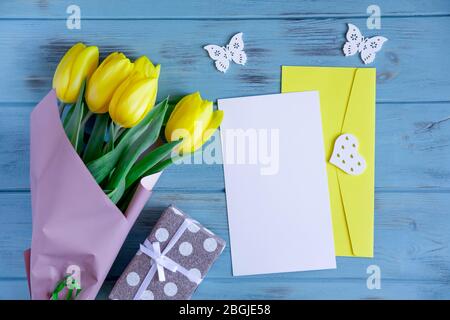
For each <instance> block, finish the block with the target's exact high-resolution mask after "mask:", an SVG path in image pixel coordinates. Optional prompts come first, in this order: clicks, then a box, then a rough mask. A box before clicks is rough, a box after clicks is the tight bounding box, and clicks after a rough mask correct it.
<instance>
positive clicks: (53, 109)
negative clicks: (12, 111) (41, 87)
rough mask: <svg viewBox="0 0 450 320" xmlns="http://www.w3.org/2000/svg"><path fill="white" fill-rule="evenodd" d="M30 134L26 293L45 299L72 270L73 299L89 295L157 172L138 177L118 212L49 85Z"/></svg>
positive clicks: (96, 287)
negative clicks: (67, 128) (71, 135)
mask: <svg viewBox="0 0 450 320" xmlns="http://www.w3.org/2000/svg"><path fill="white" fill-rule="evenodd" d="M30 136H31V137H30V138H31V142H30V158H31V159H30V179H31V197H32V220H33V227H32V232H33V233H32V239H31V250H27V251H26V252H25V267H26V270H27V275H28V280H29V286H30V293H31V298H32V299H44V300H45V299H49V298H50V297H51V294H52V291H54V289H55V285H56V284H57V283H58V282H59V281H60V280H61V279H62V278H63V277H64V275H66V274H74V273H76V274H74V277H76V278H77V279H79V282H80V285H81V289H82V291H81V292H80V294H79V296H78V297H77V299H81V300H84V299H89V300H90V299H95V297H96V295H97V293H98V291H99V290H100V288H101V286H102V284H103V282H104V280H105V277H106V275H107V274H108V271H109V270H110V268H111V266H112V263H113V262H114V260H115V258H116V256H117V254H118V252H119V250H120V248H121V247H122V244H123V242H124V241H125V239H126V237H127V235H128V233H129V231H130V229H131V227H132V226H133V224H134V222H135V221H136V219H137V217H138V215H139V213H140V212H141V210H142V208H143V207H144V205H145V203H146V202H147V200H148V199H149V197H150V195H151V193H152V188H153V186H154V185H155V183H156V182H157V180H158V178H159V175H160V174H159V173H158V174H154V175H151V176H147V177H145V178H143V179H142V180H141V181H140V184H139V185H138V187H137V189H136V192H135V194H134V197H133V198H132V200H131V202H130V203H129V205H128V208H127V210H126V211H125V212H121V211H120V210H119V208H118V207H117V206H116V205H115V204H114V203H113V202H111V200H110V199H109V198H108V196H107V195H106V194H105V193H104V191H103V190H102V189H101V187H100V186H99V185H98V184H97V182H96V181H95V180H94V178H93V177H92V175H91V173H90V172H89V170H88V169H87V167H86V166H85V164H84V163H83V161H82V159H81V158H80V157H79V156H78V154H77V152H76V151H75V150H74V148H73V147H72V145H71V143H70V141H69V140H68V138H67V136H66V133H65V132H64V129H63V127H62V124H61V119H60V116H59V111H58V106H57V100H56V95H55V92H54V91H53V90H52V91H51V92H50V93H49V94H48V95H47V96H46V97H45V98H44V99H43V100H42V101H41V102H40V103H39V104H38V105H37V106H36V108H35V109H34V110H33V112H32V114H31V132H30Z"/></svg>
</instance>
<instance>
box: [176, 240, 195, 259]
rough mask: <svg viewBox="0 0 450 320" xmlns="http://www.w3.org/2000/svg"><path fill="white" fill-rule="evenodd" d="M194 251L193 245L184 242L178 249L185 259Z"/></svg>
mask: <svg viewBox="0 0 450 320" xmlns="http://www.w3.org/2000/svg"><path fill="white" fill-rule="evenodd" d="M192 250H193V248H192V244H190V243H189V242H187V241H185V242H182V243H181V244H180V246H179V248H178V251H179V252H180V254H181V255H182V256H185V257H187V256H189V255H190V254H191V253H192Z"/></svg>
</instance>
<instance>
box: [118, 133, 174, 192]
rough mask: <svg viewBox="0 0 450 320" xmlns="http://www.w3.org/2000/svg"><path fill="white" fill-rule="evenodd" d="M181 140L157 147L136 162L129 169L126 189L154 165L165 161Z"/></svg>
mask: <svg viewBox="0 0 450 320" xmlns="http://www.w3.org/2000/svg"><path fill="white" fill-rule="evenodd" d="M181 141H182V140H178V141H174V142H169V143H165V144H163V145H162V146H159V147H158V148H156V149H155V150H152V151H151V152H149V153H148V154H146V155H145V156H144V157H142V159H140V160H139V161H137V162H136V163H135V165H134V166H133V167H132V168H131V169H130V172H129V173H128V175H127V178H126V186H125V188H126V189H128V188H129V187H130V186H132V185H133V184H134V183H135V182H136V181H137V180H139V179H140V178H142V177H144V176H145V175H144V174H145V172H147V171H148V170H150V169H151V168H152V167H153V166H154V165H156V164H157V163H158V162H160V161H161V160H163V159H165V158H166V157H167V156H168V155H170V154H171V153H172V150H173V149H174V148H175V147H176V146H177V145H179V144H180V143H181Z"/></svg>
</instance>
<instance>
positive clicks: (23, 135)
mask: <svg viewBox="0 0 450 320" xmlns="http://www.w3.org/2000/svg"><path fill="white" fill-rule="evenodd" d="M32 107H33V105H31V104H26V105H23V106H14V104H4V105H3V106H1V107H0V154H2V156H1V157H0V190H1V189H9V190H27V189H28V188H29V115H30V112H31V110H32ZM449 115H450V103H406V104H405V103H399V104H378V106H377V120H376V121H377V122H376V131H377V132H376V167H375V169H376V170H375V173H376V177H375V178H376V179H375V180H376V181H375V186H376V187H377V190H379V191H383V190H385V189H388V190H391V189H393V188H401V189H405V188H422V189H427V190H429V189H437V188H450V144H449V140H450V119H448V120H446V119H447V118H448V116H449ZM217 137H218V136H217ZM211 143H214V144H215V145H216V146H217V149H218V150H220V139H214V140H213V141H212V142H211ZM156 188H157V190H172V191H175V190H191V191H194V190H198V191H223V190H224V185H223V168H222V166H221V165H219V164H217V165H200V164H191V165H180V166H178V165H177V166H172V167H170V168H169V169H168V170H167V171H166V172H165V174H164V175H163V176H162V178H161V180H160V181H159V182H158V184H157V187H156Z"/></svg>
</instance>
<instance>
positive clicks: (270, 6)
mask: <svg viewBox="0 0 450 320" xmlns="http://www.w3.org/2000/svg"><path fill="white" fill-rule="evenodd" d="M73 3H74V2H73V1H49V0H27V1H15V0H3V1H2V2H0V17H2V18H10V19H17V18H21V19H24V18H28V19H39V18H40V19H65V18H66V17H67V14H66V8H67V7H68V6H69V5H70V4H73ZM128 3H129V5H127V6H124V5H123V1H122V0H100V1H92V0H77V1H76V3H74V4H76V5H78V6H79V7H80V8H81V10H82V11H81V12H82V17H83V19H115V20H117V19H128V18H131V19H213V18H215V19H224V18H231V19H249V18H253V19H256V18H279V17H283V18H292V17H302V18H311V19H317V18H320V17H330V16H334V17H336V16H342V17H349V16H352V17H355V16H356V17H366V8H367V7H368V6H369V5H371V4H373V1H370V0H363V1H353V0H340V1H339V4H337V3H336V1H333V0H322V1H314V0H304V1H277V0H269V1H267V0H265V1H260V0H246V1H240V0H227V1H215V2H211V1H208V0H190V1H189V5H186V2H185V1H183V0H175V1H173V0H169V1H154V0H150V1H149V0H133V1H128ZM377 4H378V5H379V6H381V8H382V15H383V16H385V17H392V16H394V17H398V16H405V15H408V16H418V15H443V14H449V13H450V5H449V3H448V1H446V0H431V1H426V2H424V1H423V0H412V1H411V0H397V1H377Z"/></svg>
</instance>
